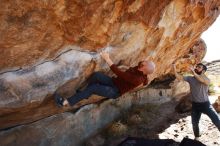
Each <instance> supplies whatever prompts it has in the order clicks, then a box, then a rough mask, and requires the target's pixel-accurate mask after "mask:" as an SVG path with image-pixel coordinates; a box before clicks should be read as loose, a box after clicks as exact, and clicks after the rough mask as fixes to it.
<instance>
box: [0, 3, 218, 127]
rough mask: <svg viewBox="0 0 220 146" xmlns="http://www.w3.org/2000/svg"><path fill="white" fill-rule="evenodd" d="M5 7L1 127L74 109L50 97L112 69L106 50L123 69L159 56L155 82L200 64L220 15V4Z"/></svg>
mask: <svg viewBox="0 0 220 146" xmlns="http://www.w3.org/2000/svg"><path fill="white" fill-rule="evenodd" d="M0 6H1V10H0V14H1V15H0V21H1V24H0V72H1V74H0V116H1V117H0V128H7V127H10V126H15V125H18V124H24V123H28V122H32V121H35V120H38V119H41V118H44V117H47V116H49V115H53V114H55V113H60V112H63V111H66V110H70V109H58V108H56V107H55V105H54V102H53V99H52V96H51V95H52V94H53V93H54V91H56V90H59V92H60V93H61V94H62V95H63V96H65V97H68V96H70V95H71V94H73V93H74V90H75V89H76V88H77V87H78V86H79V85H80V84H81V83H82V82H83V81H84V80H85V79H86V78H87V77H88V76H89V75H90V74H91V73H92V72H93V71H95V70H100V69H101V68H102V69H103V68H104V70H105V69H106V70H105V71H108V69H107V68H105V67H107V66H106V65H105V64H104V62H103V61H101V59H100V57H99V55H98V54H97V53H98V52H100V51H101V50H103V49H104V50H108V51H109V52H110V55H111V57H112V59H113V60H114V62H115V63H116V64H118V65H120V64H125V65H131V66H133V65H135V64H136V63H137V62H138V61H140V60H142V59H143V58H148V59H152V60H153V61H155V63H156V65H157V70H156V72H155V73H154V74H153V75H152V76H151V77H150V80H153V79H154V78H158V77H161V76H162V75H164V74H167V73H169V72H170V64H171V63H173V62H175V61H177V62H179V63H180V65H179V66H178V69H179V70H182V69H184V68H186V66H187V65H185V63H186V62H187V63H196V61H199V60H200V59H201V58H202V57H203V56H204V52H205V47H204V44H203V43H202V41H200V40H199V37H200V34H201V33H202V32H203V31H204V30H206V29H207V28H208V27H209V26H210V25H211V24H212V23H213V22H214V20H215V19H216V17H217V16H218V15H219V12H220V11H219V6H220V1H219V0H210V1H205V0H204V1H201V0H192V1H188V0H172V1H171V0H164V1H161V0H154V1H153V0H145V1H144V0H137V1H134V0H124V1H122V0H109V1H104V0H85V1H80V0H73V1H67V0H66V1H65V0H55V1H54V0H53V1H52V0H47V1H45V0H39V1H34V0H30V1H21V0H18V1H13V0H10V1H8V0H1V1H0ZM200 44H201V45H200ZM188 54H191V55H188ZM182 58H184V59H182ZM183 60H186V61H183ZM181 63H182V64H181ZM183 63H184V65H183ZM100 99H101V97H94V98H91V99H89V100H86V101H83V102H81V103H80V104H79V105H77V106H76V107H75V108H77V107H79V106H80V105H84V104H87V103H92V102H96V101H98V100H100Z"/></svg>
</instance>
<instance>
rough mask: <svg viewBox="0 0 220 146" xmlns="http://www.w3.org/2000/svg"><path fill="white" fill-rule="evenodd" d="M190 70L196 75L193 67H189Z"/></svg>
mask: <svg viewBox="0 0 220 146" xmlns="http://www.w3.org/2000/svg"><path fill="white" fill-rule="evenodd" d="M189 70H190V71H191V73H192V74H195V71H194V68H193V66H190V67H189Z"/></svg>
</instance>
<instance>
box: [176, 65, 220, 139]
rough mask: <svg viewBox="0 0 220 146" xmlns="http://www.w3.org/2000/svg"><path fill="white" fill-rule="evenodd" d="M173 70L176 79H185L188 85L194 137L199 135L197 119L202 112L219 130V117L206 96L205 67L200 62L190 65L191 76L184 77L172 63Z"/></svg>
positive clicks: (206, 80)
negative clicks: (194, 65) (193, 65)
mask: <svg viewBox="0 0 220 146" xmlns="http://www.w3.org/2000/svg"><path fill="white" fill-rule="evenodd" d="M173 70H174V73H175V76H176V78H177V79H178V80H185V81H186V82H188V83H189V85H190V93H191V97H190V100H191V102H192V113H191V119H192V128H193V132H194V136H195V139H196V140H199V137H200V134H199V120H200V117H201V114H202V113H204V114H206V115H207V116H208V117H209V118H210V119H211V120H212V122H213V123H214V124H215V126H216V127H217V128H218V130H219V131H220V117H219V116H218V113H217V112H216V111H215V109H214V108H213V106H212V105H211V104H210V102H209V98H208V87H209V84H210V80H209V79H208V78H207V77H206V75H205V74H204V73H205V72H206V70H207V67H206V66H205V65H204V64H202V63H199V64H197V65H196V67H195V68H193V67H192V66H191V67H190V68H189V70H190V72H191V73H192V75H193V76H184V77H183V76H181V75H179V74H178V73H177V71H176V65H175V64H173Z"/></svg>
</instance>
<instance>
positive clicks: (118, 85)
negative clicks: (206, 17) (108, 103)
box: [54, 52, 155, 107]
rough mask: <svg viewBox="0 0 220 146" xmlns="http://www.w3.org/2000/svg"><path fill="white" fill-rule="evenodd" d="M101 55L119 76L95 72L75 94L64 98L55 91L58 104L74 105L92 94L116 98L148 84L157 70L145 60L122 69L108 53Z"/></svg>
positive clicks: (151, 63) (150, 62)
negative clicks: (86, 83) (150, 77)
mask: <svg viewBox="0 0 220 146" xmlns="http://www.w3.org/2000/svg"><path fill="white" fill-rule="evenodd" d="M100 55H101V57H102V58H103V59H104V60H105V61H106V62H107V64H108V65H109V66H110V69H111V70H112V71H113V73H114V74H115V75H116V76H117V77H109V76H107V75H105V74H103V73H101V72H95V73H93V74H92V75H91V76H90V78H89V79H88V85H87V86H86V88H85V89H84V90H82V91H78V92H76V94H75V95H73V96H71V97H69V98H67V99H64V98H63V97H61V96H60V95H59V94H57V93H55V94H54V98H55V101H56V103H57V105H58V106H60V107H62V106H67V105H70V106H73V105H75V104H76V103H78V102H79V101H80V100H82V99H87V98H89V97H90V96H91V95H92V94H96V95H99V96H103V97H107V98H113V99H115V98H117V97H119V96H121V95H122V94H124V93H126V92H128V91H131V90H133V89H135V88H137V87H138V88H140V87H141V86H143V85H146V84H147V83H148V79H147V75H148V74H152V73H153V72H154V70H155V64H154V63H153V62H152V61H148V60H145V61H141V62H139V64H138V66H135V67H130V68H129V69H127V70H126V71H121V70H120V69H119V68H118V67H117V66H116V65H115V64H113V62H112V60H111V59H110V57H109V54H108V53H106V52H101V53H100Z"/></svg>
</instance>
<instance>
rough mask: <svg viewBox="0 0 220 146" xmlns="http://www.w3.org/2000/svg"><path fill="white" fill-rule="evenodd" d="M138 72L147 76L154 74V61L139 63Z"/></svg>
mask: <svg viewBox="0 0 220 146" xmlns="http://www.w3.org/2000/svg"><path fill="white" fill-rule="evenodd" d="M138 70H139V71H142V72H143V73H144V74H145V75H147V74H152V73H153V72H154V70H155V64H154V62H153V61H149V60H144V61H141V62H139V63H138Z"/></svg>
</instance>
